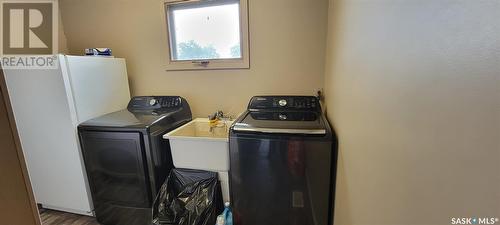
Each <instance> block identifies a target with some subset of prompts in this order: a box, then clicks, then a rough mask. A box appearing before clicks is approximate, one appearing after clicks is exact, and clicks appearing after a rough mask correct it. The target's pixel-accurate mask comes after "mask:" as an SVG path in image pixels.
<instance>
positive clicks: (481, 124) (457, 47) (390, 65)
mask: <svg viewBox="0 0 500 225" xmlns="http://www.w3.org/2000/svg"><path fill="white" fill-rule="evenodd" d="M330 3H331V4H330V7H329V25H328V28H329V35H328V41H327V42H328V51H327V63H326V80H325V88H326V92H327V95H326V99H327V111H328V117H329V119H330V120H331V121H332V122H333V124H334V127H335V129H336V131H337V132H338V136H339V140H340V143H339V144H340V149H339V151H340V156H339V161H340V162H339V163H340V164H339V171H338V180H337V185H338V189H337V190H338V191H337V194H336V197H337V201H336V210H335V213H336V219H335V224H336V225H350V224H367V225H368V224H370V225H373V224H394V225H396V224H397V225H402V224H443V225H446V224H450V222H451V221H450V218H451V217H472V216H478V217H500V40H499V38H500V1H494V0H492V1H481V0H473V1H468V0H463V1H460V0H458V1H446V0H434V1H398V0H384V1H357V0H349V1H348V0H331V1H330ZM497 223H498V222H497Z"/></svg>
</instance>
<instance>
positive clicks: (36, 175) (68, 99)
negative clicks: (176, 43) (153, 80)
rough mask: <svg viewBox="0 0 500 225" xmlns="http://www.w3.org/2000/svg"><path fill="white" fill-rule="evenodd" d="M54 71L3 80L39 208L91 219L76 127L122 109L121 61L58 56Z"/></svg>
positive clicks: (16, 73)
mask: <svg viewBox="0 0 500 225" xmlns="http://www.w3.org/2000/svg"><path fill="white" fill-rule="evenodd" d="M58 63H59V67H58V69H56V70H5V71H4V74H5V80H6V83H7V89H8V92H9V97H10V100H11V103H12V109H13V112H14V117H15V120H16V124H17V128H18V132H19V136H20V139H21V146H22V148H23V152H24V156H25V158H26V164H27V167H28V173H29V176H30V179H31V183H32V185H33V191H34V193H35V199H36V201H37V203H39V204H42V205H43V207H45V208H50V209H56V210H62V211H67V212H73V213H78V214H84V215H92V214H93V205H92V200H91V195H90V189H89V185H88V182H87V177H86V173H85V167H84V163H83V158H82V156H81V151H80V145H79V141H78V134H77V126H78V124H79V123H81V122H83V121H86V120H88V119H91V118H93V117H97V116H100V115H103V114H106V113H110V112H113V111H117V110H120V109H124V108H126V107H127V104H128V101H129V100H130V91H129V84H128V78H127V71H126V65H125V60H124V59H120V58H105V57H94V56H66V55H59V56H58Z"/></svg>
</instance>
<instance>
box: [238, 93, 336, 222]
mask: <svg viewBox="0 0 500 225" xmlns="http://www.w3.org/2000/svg"><path fill="white" fill-rule="evenodd" d="M335 143H336V141H335V138H334V135H333V133H332V130H331V128H330V126H329V125H328V122H327V120H326V118H325V116H324V115H323V113H322V111H321V107H320V103H319V101H318V99H317V98H316V97H314V96H256V97H253V98H252V99H251V100H250V103H249V104H248V109H247V111H246V112H245V113H243V114H242V115H241V116H240V117H239V118H238V119H237V120H236V121H235V122H234V123H233V125H232V127H231V129H230V134H229V146H230V147H229V148H230V150H229V152H230V172H229V173H230V188H231V202H232V206H233V215H234V222H235V224H236V225H255V224H266V225H313V224H314V225H327V224H331V218H332V214H331V213H332V204H333V192H334V191H333V189H334V182H335V178H334V177H335V164H336V149H335Z"/></svg>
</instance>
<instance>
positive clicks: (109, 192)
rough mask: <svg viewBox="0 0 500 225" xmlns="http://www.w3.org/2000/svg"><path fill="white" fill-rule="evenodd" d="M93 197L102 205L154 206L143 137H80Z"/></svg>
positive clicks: (88, 134) (119, 134)
mask: <svg viewBox="0 0 500 225" xmlns="http://www.w3.org/2000/svg"><path fill="white" fill-rule="evenodd" d="M80 135H81V142H82V152H83V156H84V159H85V166H86V170H87V176H88V178H89V183H90V188H91V191H92V197H93V200H94V205H95V208H96V213H97V214H99V212H98V210H99V208H100V207H99V205H100V204H101V206H102V204H106V205H115V206H117V205H119V206H127V207H138V208H147V207H150V206H151V203H152V200H151V197H150V196H151V194H150V193H149V192H150V188H149V185H148V184H149V179H148V176H147V170H146V159H145V154H144V144H143V143H144V141H143V140H142V135H141V134H140V133H125V132H96V131H84V132H81V133H80Z"/></svg>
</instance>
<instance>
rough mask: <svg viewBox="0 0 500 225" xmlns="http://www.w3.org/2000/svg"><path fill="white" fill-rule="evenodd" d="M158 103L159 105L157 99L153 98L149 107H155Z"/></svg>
mask: <svg viewBox="0 0 500 225" xmlns="http://www.w3.org/2000/svg"><path fill="white" fill-rule="evenodd" d="M157 103H158V100H156V99H154V98H152V99H151V100H149V105H150V106H154V105H156V104H157Z"/></svg>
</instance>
